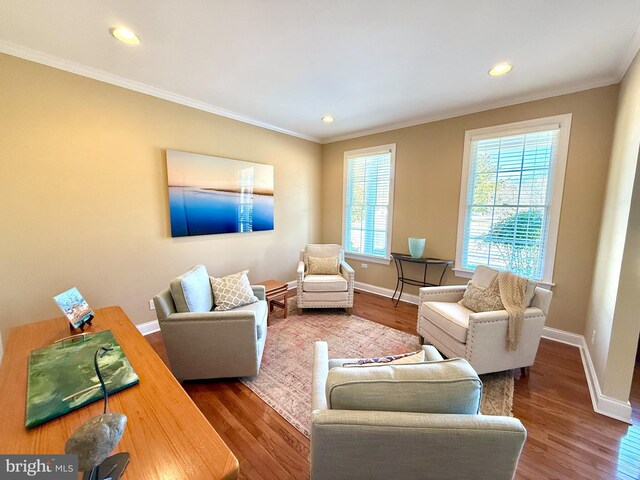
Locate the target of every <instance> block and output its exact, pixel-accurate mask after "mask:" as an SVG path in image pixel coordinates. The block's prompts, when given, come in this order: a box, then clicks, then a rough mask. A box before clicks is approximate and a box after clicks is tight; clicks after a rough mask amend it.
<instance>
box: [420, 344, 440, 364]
mask: <svg viewBox="0 0 640 480" xmlns="http://www.w3.org/2000/svg"><path fill="white" fill-rule="evenodd" d="M422 350H424V359H425V360H426V361H427V362H436V361H440V360H444V358H442V355H440V352H439V351H438V349H437V348H436V347H434V346H433V345H423V346H422Z"/></svg>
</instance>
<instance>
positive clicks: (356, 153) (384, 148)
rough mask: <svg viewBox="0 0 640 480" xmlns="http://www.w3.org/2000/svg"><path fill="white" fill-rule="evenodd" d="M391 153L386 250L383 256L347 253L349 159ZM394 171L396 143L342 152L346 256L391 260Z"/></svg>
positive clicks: (369, 260) (343, 222) (343, 242)
mask: <svg viewBox="0 0 640 480" xmlns="http://www.w3.org/2000/svg"><path fill="white" fill-rule="evenodd" d="M386 152H389V153H391V172H390V176H389V179H390V180H389V214H388V216H387V250H386V252H385V256H384V258H383V257H378V256H375V255H367V254H362V253H349V252H347V249H346V239H345V235H346V232H347V225H346V222H347V173H348V164H349V159H350V158H354V157H363V156H365V155H375V154H376V153H386ZM395 172H396V144H395V143H390V144H387V145H379V146H377V147H368V148H360V149H358V150H348V151H345V152H344V164H343V174H342V179H343V182H342V245H343V248H344V250H345V251H344V255H345V257H347V258H352V259H354V260H364V261H367V262H371V263H382V264H385V265H389V263H390V262H391V238H392V235H391V230H392V227H393V197H394V187H395Z"/></svg>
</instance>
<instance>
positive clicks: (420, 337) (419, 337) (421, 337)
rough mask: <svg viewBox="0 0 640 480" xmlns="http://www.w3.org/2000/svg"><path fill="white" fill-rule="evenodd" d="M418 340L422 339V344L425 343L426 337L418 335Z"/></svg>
mask: <svg viewBox="0 0 640 480" xmlns="http://www.w3.org/2000/svg"><path fill="white" fill-rule="evenodd" d="M418 340H420V345H424V337H423V336H422V335H418Z"/></svg>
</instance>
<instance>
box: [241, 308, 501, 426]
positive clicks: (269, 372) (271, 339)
mask: <svg viewBox="0 0 640 480" xmlns="http://www.w3.org/2000/svg"><path fill="white" fill-rule="evenodd" d="M296 313H297V312H296V308H295V307H293V308H292V309H290V314H289V318H286V319H279V320H278V321H277V323H276V322H274V323H273V324H272V325H270V326H269V330H268V335H267V341H266V345H265V350H264V355H263V357H262V366H261V367H260V373H259V375H258V376H257V377H251V378H250V377H246V378H242V379H240V380H241V381H242V383H244V384H245V385H246V386H247V387H249V388H250V389H251V390H252V391H253V392H254V393H255V394H256V395H258V396H259V397H260V398H261V399H262V400H264V401H265V402H266V403H267V404H269V405H270V406H271V407H272V408H273V409H274V410H276V411H277V412H278V413H279V414H280V415H282V416H283V417H284V418H285V419H286V420H287V421H288V422H289V423H291V424H292V425H293V426H294V427H295V428H296V429H298V430H299V431H300V432H302V433H303V434H304V435H306V436H307V437H308V436H309V428H310V424H309V423H310V417H311V374H312V368H313V348H314V342H316V341H318V340H324V341H326V342H328V344H329V357H330V358H356V357H359V358H361V357H379V356H383V355H394V354H398V353H406V352H412V351H416V350H418V349H419V348H420V344H419V342H418V337H417V336H415V335H409V334H408V333H404V332H401V331H399V330H396V329H394V328H390V327H386V326H384V325H381V324H379V323H376V322H372V321H370V320H365V319H363V318H360V317H357V316H355V315H345V314H343V313H341V312H340V311H339V310H310V311H307V313H305V314H304V315H297V314H296ZM482 379H483V383H484V392H483V403H482V407H481V410H482V412H483V413H484V414H487V415H511V405H512V401H513V377H512V376H511V374H493V375H491V376H487V377H486V378H485V376H483V377H482Z"/></svg>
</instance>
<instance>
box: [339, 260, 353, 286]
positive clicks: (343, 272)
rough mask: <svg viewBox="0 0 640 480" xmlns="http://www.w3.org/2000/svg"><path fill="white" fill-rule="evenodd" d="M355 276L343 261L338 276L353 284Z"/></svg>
mask: <svg viewBox="0 0 640 480" xmlns="http://www.w3.org/2000/svg"><path fill="white" fill-rule="evenodd" d="M355 274H356V273H355V272H354V270H353V268H351V265H349V264H348V263H347V262H346V261H344V260H342V261H341V262H340V275H342V276H343V277H344V279H345V280H346V281H347V282H353V279H354V277H355Z"/></svg>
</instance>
